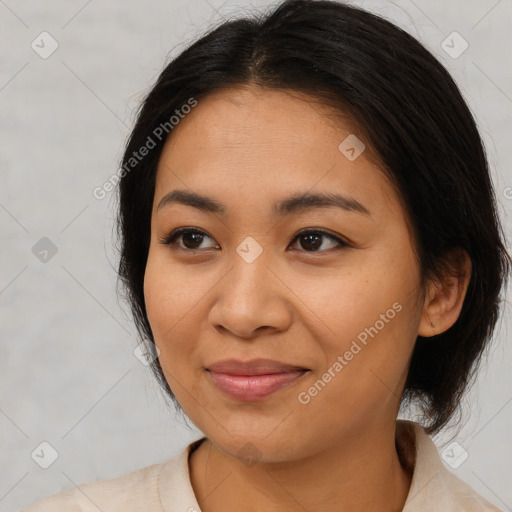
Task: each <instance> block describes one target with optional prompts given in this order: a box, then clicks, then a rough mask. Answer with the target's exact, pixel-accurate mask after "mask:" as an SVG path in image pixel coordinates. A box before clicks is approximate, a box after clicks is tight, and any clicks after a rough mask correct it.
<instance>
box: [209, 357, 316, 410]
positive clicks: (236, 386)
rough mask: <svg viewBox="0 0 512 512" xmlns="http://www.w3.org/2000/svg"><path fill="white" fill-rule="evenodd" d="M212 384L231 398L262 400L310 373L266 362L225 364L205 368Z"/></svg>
mask: <svg viewBox="0 0 512 512" xmlns="http://www.w3.org/2000/svg"><path fill="white" fill-rule="evenodd" d="M206 371H207V372H208V375H209V377H210V379H211V381H212V382H213V384H214V385H215V386H216V387H217V389H219V390H220V391H222V392H223V393H225V394H227V395H229V396H230V397H232V398H236V399H238V400H245V401H258V400H262V399H264V398H266V397H268V396H270V395H271V394H273V393H275V392H277V391H279V390H281V389H283V388H285V387H288V386H290V385H291V384H294V383H296V382H297V381H298V380H299V379H301V378H302V377H304V375H306V374H308V373H309V372H310V371H311V370H310V369H308V368H303V367H300V366H296V365H290V364H286V363H280V362H278V361H272V360H269V359H255V360H252V361H248V362H242V361H237V360H233V359H231V360H225V361H220V362H218V363H215V364H212V365H210V366H209V367H208V368H206Z"/></svg>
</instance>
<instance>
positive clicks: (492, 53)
mask: <svg viewBox="0 0 512 512" xmlns="http://www.w3.org/2000/svg"><path fill="white" fill-rule="evenodd" d="M353 3H354V4H357V5H361V6H363V7H366V8H368V9H369V10H372V11H375V12H378V13H380V14H382V15H384V16H386V17H387V18H389V19H391V20H394V21H395V22H396V23H397V24H398V25H400V26H402V27H404V28H405V29H406V30H408V31H409V32H410V33H412V34H413V35H415V36H416V37H417V38H419V39H420V40H421V41H422V42H423V43H424V44H426V45H427V46H428V47H429V48H430V49H431V50H432V51H433V52H434V53H435V54H436V55H437V56H438V58H439V59H440V60H441V61H442V62H443V63H444V64H445V66H447V68H448V69H449V70H450V71H451V73H452V74H453V76H454V77H455V79H456V81H457V82H458V84H459V85H460V87H461V89H462V92H463V94H464V95H465V97H466V98H467V100H468V102H469V104H470V106H471V108H472V110H473V112H474V113H475V115H476V117H477V119H478V123H479V126H480V129H481V132H482V134H483V136H484V139H485V143H486V147H487V150H488V155H489V159H490V162H491V165H492V173H493V179H494V183H495V187H496V192H497V197H498V200H499V203H500V213H501V215H502V217H503V219H504V222H505V226H506V229H507V233H510V231H511V229H510V227H511V220H510V217H511V211H512V189H511V188H507V187H511V186H512V174H511V170H510V169H511V166H510V164H511V161H512V154H511V144H510V141H511V140H512V137H511V135H512V133H511V132H512V129H511V122H510V120H511V114H512V84H511V80H510V78H511V73H510V69H511V67H510V55H511V53H512V41H511V38H510V31H511V29H512V2H511V1H510V0H500V1H496V0H472V1H469V2H468V1H463V0H456V1H450V2H447V1H445V0H443V1H439V0H435V1H427V0H415V1H414V2H413V1H411V0H403V1H397V2H396V3H395V2H387V1H362V0H361V1H357V2H353ZM270 5H271V3H270V2H268V1H258V2H241V1H239V2H230V1H228V2H222V1H220V0H217V1H216V0H166V1H163V0H153V1H152V2H142V1H135V0H130V1H126V0H125V1H121V0H111V1H109V2H100V1H98V0H90V1H88V2H86V1H84V0H72V1H70V0H67V1H64V0H53V1H51V2H48V1H46V2H42V1H39V2H35V1H32V2H28V1H24V0H22V1H18V2H15V1H14V0H5V1H3V0H0V42H1V46H0V48H1V49H2V52H1V53H0V62H1V65H0V112H1V117H0V119H1V122H0V148H1V149H0V169H1V176H2V186H1V187H0V234H1V239H0V244H1V249H0V262H1V265H0V336H1V338H0V365H1V371H0V379H1V380H0V400H1V401H0V447H1V448H0V449H1V452H0V453H1V460H0V511H2V512H8V511H14V510H19V509H20V508H21V507H23V506H26V505H28V504H29V503H32V502H33V501H35V500H36V499H39V498H41V497H43V496H47V495H50V494H53V493H56V492H58V491H60V490H63V489H65V488H68V487H71V486H73V485H75V484H81V483H85V482H89V481H94V480H99V479H105V478H112V477H116V476H120V475H122V474H125V473H128V472H130V471H133V470H135V469H138V468H140V467H143V466H147V465H151V464H155V463H158V462H162V461H164V460H166V459H167V458H169V457H170V456H172V455H174V454H175V453H177V452H178V451H179V450H181V449H182V448H183V447H184V446H185V445H186V444H187V443H188V442H190V441H191V440H192V439H195V438H197V437H199V436H200V432H198V431H197V430H195V428H193V427H192V428H187V426H186V425H185V424H184V422H183V421H180V420H179V419H178V418H177V417H176V414H175V412H174V411H173V410H170V409H169V408H168V406H167V405H166V401H165V400H164V398H163V396H162V394H161V393H160V391H159V390H158V388H157V385H156V383H154V382H153V378H152V376H151V374H150V372H149V370H148V368H147V367H145V366H144V365H143V364H141V362H140V361H139V360H138V359H137V358H136V357H135V356H134V354H133V353H132V351H133V350H134V349H135V348H136V346H137V339H136V336H135V329H134V327H133V325H132V323H131V321H130V318H131V317H130V314H129V311H128V308H127V306H126V305H125V304H123V303H122V304H119V303H118V300H117V297H116V293H115V277H116V274H115V269H116V264H117V255H116V252H115V250H114V247H113V231H112V228H113V217H114V213H115V212H114V210H113V206H114V202H113V194H112V193H110V194H107V197H106V198H105V199H103V200H97V199H95V198H94V197H93V195H92V191H93V189H94V188H95V187H97V186H101V185H102V184H103V183H104V181H105V180H106V179H108V178H109V177H110V176H111V175H112V174H113V173H115V171H116V170H117V168H118V162H119V158H120V156H121V152H122V146H123V143H124V142H125V139H126V137H127V135H128V133H129V129H130V126H132V123H133V111H134V109H135V107H136V106H137V105H138V102H139V101H140V99H141V98H142V96H143V94H144V93H145V92H146V91H147V90H148V87H149V86H150V85H151V83H152V82H153V80H154V79H155V78H156V76H157V74H158V73H159V72H160V70H161V69H162V67H163V65H164V62H165V61H166V58H167V57H168V56H169V55H170V56H174V55H176V54H177V53H178V52H179V51H180V50H181V49H183V48H184V46H185V44H187V43H188V42H190V41H191V40H193V39H195V38H196V37H197V36H199V35H200V34H201V33H203V32H204V31H205V30H206V29H207V28H208V27H209V26H211V25H212V24H216V23H217V22H218V21H220V20H221V19H222V18H223V17H224V18H226V17H228V16H229V15H230V14H233V13H234V14H236V13H242V12H243V11H245V10H250V9H252V8H253V7H265V6H270ZM43 31H47V32H49V33H50V34H51V36H52V37H53V38H54V39H55V40H56V41H57V42H58V45H59V47H58V49H57V50H56V51H55V52H54V53H53V54H52V55H50V56H49V57H48V58H46V59H43V58H41V57H40V56H39V54H38V53H36V52H35V51H34V50H33V49H32V47H31V43H32V41H33V40H35V41H36V43H37V42H38V41H39V45H40V46H41V45H42V43H40V38H38V36H39V34H40V33H41V32H43ZM453 31H457V32H458V33H459V34H460V35H461V36H462V37H463V38H464V39H465V40H466V41H467V42H468V44H469V48H468V49H467V50H466V51H465V52H464V53H463V54H462V55H461V56H460V57H458V58H452V57H450V56H449V55H448V54H447V53H446V52H445V51H444V50H443V48H442V47H441V43H442V41H443V40H445V39H446V37H447V36H448V35H449V34H451V33H452V32H453ZM45 48H46V49H48V48H49V40H46V43H45ZM169 52H171V53H170V54H169ZM43 237H47V238H48V239H50V240H51V241H52V243H53V244H55V246H56V248H57V253H56V254H55V255H53V256H52V255H51V252H50V253H49V255H48V256H47V259H48V261H47V262H43V261H40V259H38V258H37V257H36V255H35V254H34V253H33V247H34V245H35V244H36V243H37V242H38V241H39V240H40V239H41V238H43ZM42 243H45V242H42ZM36 247H37V246H36ZM510 323H511V314H510V307H509V304H507V306H506V310H505V311H504V314H503V316H502V318H501V320H500V323H499V326H498V330H497V332H496V335H495V344H494V345H493V348H492V351H491V352H490V355H489V358H488V362H487V364H485V366H484V367H483V368H482V371H481V372H480V373H479V375H478V380H477V383H476V385H475V387H474V389H473V391H472V393H471V394H470V395H469V399H468V402H467V404H466V409H465V410H466V416H467V417H469V421H468V423H467V425H466V426H465V427H464V429H462V431H461V432H460V434H459V435H457V437H456V438H455V441H456V442H458V443H459V444H460V445H461V446H462V447H463V448H464V449H465V450H466V451H467V452H468V454H469V457H468V459H467V460H466V461H465V462H464V463H463V464H462V465H461V466H460V467H458V468H457V469H452V470H453V471H454V472H455V473H456V474H457V475H458V476H459V477H461V478H462V479H463V480H465V481H467V482H468V483H469V484H470V485H471V486H472V487H473V488H475V489H476V490H477V491H478V492H479V493H481V494H482V495H483V496H485V497H486V498H487V499H488V500H490V501H491V502H493V503H495V504H496V505H497V506H499V507H500V508H502V509H503V510H512V487H511V486H510V479H511V475H512V462H511V460H512V457H511V446H512V441H511V436H510V432H511V431H512V429H511V427H512V421H511V420H512V404H511V401H512V386H511V383H512V377H511V373H512V372H510V367H511V362H512V351H511V344H510V335H509V328H510ZM409 417H412V416H409ZM452 437H453V432H450V431H447V432H445V433H444V434H443V435H442V436H439V437H437V438H435V442H436V444H437V445H438V447H439V448H440V451H442V450H444V449H445V448H446V447H447V443H448V442H450V441H453V439H452ZM42 441H47V442H49V443H50V444H51V445H52V446H53V447H54V448H55V449H56V450H57V452H58V454H59V457H58V458H57V460H56V461H55V462H54V463H53V464H52V465H51V466H50V467H49V468H48V469H42V468H41V467H39V466H38V465H37V464H36V463H35V462H34V460H33V459H32V458H31V453H32V452H33V451H34V449H36V448H37V447H38V446H39V444H40V443H41V442H42Z"/></svg>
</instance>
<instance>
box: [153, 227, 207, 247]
mask: <svg viewBox="0 0 512 512" xmlns="http://www.w3.org/2000/svg"><path fill="white" fill-rule="evenodd" d="M180 238H181V239H182V244H178V245H177V244H176V240H178V239H180ZM204 238H210V237H209V236H208V235H207V234H206V233H205V232H204V231H201V230H199V229H192V228H180V229H175V230H174V231H172V232H171V233H170V234H169V235H167V236H165V237H164V238H163V239H160V240H159V242H160V243H161V244H163V245H171V246H176V245H177V247H178V249H183V250H190V251H195V250H200V248H199V246H200V245H201V243H202V242H203V240H204ZM209 248H211V247H207V249H209Z"/></svg>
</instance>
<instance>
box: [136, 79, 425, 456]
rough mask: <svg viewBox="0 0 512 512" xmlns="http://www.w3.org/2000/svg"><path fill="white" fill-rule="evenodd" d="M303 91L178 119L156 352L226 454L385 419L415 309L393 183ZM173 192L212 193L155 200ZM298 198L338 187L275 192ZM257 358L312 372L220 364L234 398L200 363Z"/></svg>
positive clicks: (160, 251) (275, 451)
mask: <svg viewBox="0 0 512 512" xmlns="http://www.w3.org/2000/svg"><path fill="white" fill-rule="evenodd" d="M300 98H303V99H299V96H298V95H296V94H295V95H294V96H293V97H292V96H291V95H288V94H286V93H284V92H277V91H269V90H260V89H247V88H245V89H236V90H230V91H224V92H221V93H217V94H214V95H211V96H209V97H208V98H206V99H204V100H201V101H199V102H198V104H197V106H196V107H195V108H193V109H192V111H191V112H190V113H189V114H188V115H187V116H186V117H184V118H183V119H182V120H181V121H180V122H179V124H178V125H177V126H175V128H174V130H173V132H172V134H171V136H170V137H169V139H168V141H167V143H166V145H165V147H164V151H163V153H162V156H161V159H160V162H159V167H158V172H157V178H156V187H155V196H154V206H153V213H152V222H151V245H150V249H149V255H148V261H147V267H146V274H145V280H144V293H145V299H146V307H147V314H148V319H149V322H150V325H151V328H152V332H153V334H154V338H155V342H156V345H157V347H158V348H159V350H160V356H159V358H160V362H161V365H162V368H163V371H164V374H165V377H166V379H167V381H168V383H169V386H170V387H171V389H172V391H173V393H174V394H175V396H176V398H177V400H178V401H179V403H180V405H181V406H182V407H183V409H184V410H185V412H186V413H187V415H188V417H189V418H190V419H191V420H192V421H193V422H194V423H195V425H196V426H197V427H198V428H199V429H200V430H201V431H202V432H204V434H205V435H206V436H207V437H208V438H209V439H210V440H211V441H212V442H213V443H214V444H215V445H216V446H217V447H219V448H220V449H221V450H223V451H224V452H225V453H229V454H231V455H233V456H235V457H242V456H243V455H244V450H242V447H243V446H244V445H245V444H246V443H247V442H250V443H252V444H253V445H254V446H255V447H256V448H255V449H256V450H257V451H258V452H259V456H260V457H262V459H263V460H264V461H269V462H270V461H282V460H293V459H294V458H298V457H303V456H305V455H308V454H310V455H311V454H314V453H315V452H318V451H320V450H322V449H324V450H325V449H328V447H329V446H332V445H333V443H336V442H338V441H341V440H343V439H347V438H350V436H352V435H358V434H359V433H360V432H362V431H363V430H364V429H372V430H374V429H375V428H376V427H378V426H383V425H384V424H387V425H389V424H390V423H393V424H394V421H395V419H396V416H397V412H398V406H399V402H400V396H401V393H402V389H403V385H404V382H405V378H406V376H407V370H408V362H409V358H410V355H411V352H412V349H413V346H414V342H415V340H416V336H417V334H418V326H419V324H420V321H421V315H422V308H423V301H422V298H423V295H422V294H421V291H420V289H419V280H420V275H419V267H418V265H417V263H416V259H415V256H414V253H413V247H412V240H411V238H410V234H409V231H408V229H407V225H406V220H405V217H404V212H403V211H402V209H401V207H400V205H399V202H398V199H397V197H396V195H395V193H394V191H393V188H392V186H391V185H390V183H389V182H388V181H387V180H386V179H385V177H384V175H383V173H382V171H380V170H379V168H378V167H377V166H376V165H374V164H372V163H370V161H369V160H368V159H367V153H366V152H365V151H364V150H363V152H362V153H361V154H359V153H360V152H361V150H362V149H363V147H362V146H361V145H360V142H358V141H357V139H355V138H354V136H355V137H357V136H358V133H357V132H354V130H353V128H352V127H351V126H350V124H348V123H347V124H345V122H342V121H341V120H340V121H336V122H334V121H332V119H333V118H332V116H331V117H329V116H328V114H329V111H328V110H327V107H321V106H320V105H318V104H317V103H308V102H307V97H303V96H301V97H300ZM359 135H360V134H359ZM347 137H349V138H348V139H347ZM344 141H345V142H344ZM340 144H341V146H340ZM358 154H359V156H358ZM176 190H180V191H183V192H184V193H186V194H197V195H200V196H204V197H207V198H209V199H208V200H204V201H202V202H199V203H196V206H192V205H191V204H184V202H186V201H184V202H183V201H181V202H180V201H179V200H175V201H166V204H165V205H163V206H161V208H158V205H159V203H160V201H161V200H162V198H164V196H166V195H167V194H169V193H170V192H172V191H176ZM309 195H319V196H329V197H334V195H338V196H343V197H344V198H345V199H344V200H341V199H338V204H334V203H332V204H330V205H328V204H327V203H326V202H325V203H323V204H322V203H321V202H320V201H316V203H315V201H313V200H312V201H306V200H303V201H302V202H301V201H292V202H288V203H287V200H289V199H290V198H297V197H299V196H303V199H305V198H307V197H308V196H309ZM183 197H184V196H182V198H183ZM210 201H214V202H215V205H218V206H219V208H218V209H216V208H213V207H212V205H210V204H209V203H210ZM356 202H357V203H360V205H361V206H360V207H356V206H354V205H356V204H357V203H356ZM279 206H280V207H279ZM306 206H307V207H306ZM365 209H366V210H367V212H365V211H364V210H365ZM221 210H222V211H221ZM181 227H185V228H189V229H188V232H187V233H185V234H183V233H182V234H181V236H180V235H178V236H177V237H176V238H175V239H174V242H173V243H172V244H170V245H166V244H163V243H161V240H162V239H163V238H165V237H166V236H167V235H169V233H170V232H171V231H172V230H175V229H176V228H181ZM305 228H307V229H308V231H310V233H309V235H308V233H306V234H305V235H301V236H298V235H297V234H298V232H299V231H300V230H304V229H305ZM192 229H193V230H196V231H199V234H194V232H192V233H190V231H191V230H192ZM257 358H264V359H271V360H274V361H277V362H280V363H285V364H289V365H292V366H294V367H299V368H303V369H308V370H309V371H307V372H304V371H302V372H300V373H285V374H284V375H281V376H278V377H277V378H275V379H274V381H275V382H278V383H280V382H284V381H285V380H286V381H287V382H288V384H287V385H286V386H284V387H281V388H279V389H277V390H275V391H274V392H272V393H270V394H267V395H266V396H264V394H263V392H262V390H261V387H258V386H260V384H261V382H262V381H263V380H265V379H267V381H268V380H269V378H268V377H266V378H263V377H259V378H258V377H256V378H253V380H252V381H251V380H250V379H248V378H247V377H232V378H229V377H227V378H226V379H225V380H226V381H229V382H233V381H235V380H236V381H245V384H244V382H242V383H241V384H239V386H241V387H242V390H241V391H239V394H238V395H237V394H236V393H235V392H233V393H235V395H233V394H232V393H228V392H226V391H224V390H222V389H221V388H219V387H218V385H217V384H216V383H215V380H214V379H213V378H212V375H215V374H213V373H212V372H209V371H208V368H210V367H211V366H212V365H213V364H214V363H217V362H220V361H222V360H226V359H236V360H239V361H243V362H247V361H250V360H253V359H257ZM228 373H229V372H228ZM274 377H275V376H274ZM281 378H282V379H283V380H282V381H281V380H280V379H281ZM288 378H289V379H290V380H287V379H288ZM274 381H273V382H274ZM247 382H249V384H247ZM251 382H253V383H256V382H258V383H260V384H254V386H252V385H251ZM244 386H245V388H244ZM247 386H249V387H250V388H251V389H252V390H253V394H251V393H250V392H247ZM244 389H245V391H244ZM265 389H267V388H265ZM267 390H268V389H267ZM347 436H348V437H347ZM244 449H246V448H244ZM252 449H254V448H252Z"/></svg>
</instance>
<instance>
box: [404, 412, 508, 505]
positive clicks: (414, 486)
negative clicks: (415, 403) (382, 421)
mask: <svg viewBox="0 0 512 512" xmlns="http://www.w3.org/2000/svg"><path fill="white" fill-rule="evenodd" d="M397 426H398V428H397V434H398V437H397V441H398V447H399V448H400V450H399V451H400V453H401V454H402V456H403V457H404V458H405V459H407V463H408V464H407V465H408V466H410V467H412V468H413V473H412V482H411V487H410V490H409V495H408V496H407V500H406V503H405V506H404V508H403V512H425V511H431V510H442V511H443V512H458V511H465V510H471V511H473V512H502V511H501V510H500V509H499V508H497V507H496V506H494V505H492V504H491V503H489V502H488V501H487V500H486V499H485V498H484V497H483V496H481V495H480V494H478V493H477V492H476V491H475V490H474V489H473V488H472V487H471V486H470V485H468V484H467V483H466V482H464V481H463V480H462V479H460V478H459V477H458V476H456V475H455V474H454V473H452V472H451V471H450V470H448V469H447V468H446V467H445V465H444V464H443V462H442V460H441V457H440V455H439V451H438V448H437V447H436V445H435V444H434V442H433V441H432V439H431V438H430V436H428V434H427V433H426V432H425V431H424V429H423V428H422V427H421V426H420V425H419V424H417V423H414V422H409V421H399V423H398V425H397Z"/></svg>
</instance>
